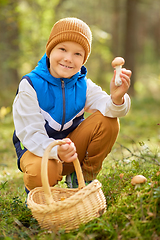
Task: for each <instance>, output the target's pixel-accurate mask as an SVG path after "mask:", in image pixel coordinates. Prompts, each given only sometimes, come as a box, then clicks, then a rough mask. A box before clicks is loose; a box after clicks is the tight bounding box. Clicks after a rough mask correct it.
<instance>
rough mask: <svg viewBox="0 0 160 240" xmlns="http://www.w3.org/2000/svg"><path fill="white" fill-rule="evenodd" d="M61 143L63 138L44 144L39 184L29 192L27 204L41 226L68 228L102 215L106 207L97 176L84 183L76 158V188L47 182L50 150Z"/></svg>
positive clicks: (52, 228) (67, 229)
mask: <svg viewBox="0 0 160 240" xmlns="http://www.w3.org/2000/svg"><path fill="white" fill-rule="evenodd" d="M64 143H65V142H64V141H63V140H56V141H54V142H52V143H51V144H50V145H49V146H48V147H47V148H46V150H45V153H44V156H43V158H42V167H41V178H42V187H37V188H35V189H33V190H31V191H30V192H29V194H28V198H27V205H28V208H30V209H31V211H32V215H33V217H34V218H36V219H37V221H38V223H39V225H40V226H41V228H44V229H49V230H52V231H55V230H58V229H60V228H64V229H65V231H66V232H69V231H70V230H73V229H76V228H78V227H79V226H80V224H82V223H87V222H89V221H91V220H92V219H94V218H97V217H99V216H101V215H102V214H103V213H104V212H105V210H106V199H105V197H104V194H103V192H102V190H101V183H100V182H99V181H98V180H94V181H93V182H91V183H90V184H88V185H87V186H85V182H84V178H83V174H82V170H81V166H80V163H79V160H78V159H76V160H75V161H74V162H73V164H74V167H75V171H76V174H77V179H78V185H79V186H78V188H77V189H69V188H58V187H50V186H49V183H48V175H47V168H48V157H49V153H50V151H51V149H52V148H53V147H54V146H56V145H62V144H64Z"/></svg>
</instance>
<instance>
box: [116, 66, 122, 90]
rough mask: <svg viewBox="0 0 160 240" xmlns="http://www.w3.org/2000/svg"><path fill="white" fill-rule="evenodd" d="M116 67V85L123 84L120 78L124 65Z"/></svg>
mask: <svg viewBox="0 0 160 240" xmlns="http://www.w3.org/2000/svg"><path fill="white" fill-rule="evenodd" d="M115 69H116V77H115V85H116V86H117V87H119V86H121V85H122V80H121V78H120V73H121V69H122V66H116V67H115Z"/></svg>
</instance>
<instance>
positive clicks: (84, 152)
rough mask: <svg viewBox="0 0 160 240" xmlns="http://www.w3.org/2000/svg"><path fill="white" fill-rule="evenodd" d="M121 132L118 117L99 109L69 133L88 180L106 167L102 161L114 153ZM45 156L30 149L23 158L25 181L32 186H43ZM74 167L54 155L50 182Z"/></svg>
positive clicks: (28, 187)
mask: <svg viewBox="0 0 160 240" xmlns="http://www.w3.org/2000/svg"><path fill="white" fill-rule="evenodd" d="M118 133H119V122H118V119H117V118H108V117H104V116H103V115H102V114H101V113H100V112H99V111H97V112H95V113H93V114H92V115H90V116H89V117H88V118H86V119H85V120H84V121H83V122H82V123H81V124H80V125H79V126H78V127H77V128H76V129H75V130H74V131H73V132H71V133H70V134H69V135H68V136H67V137H68V138H70V139H71V140H72V141H73V142H74V144H75V146H76V150H77V154H78V159H79V161H80V163H81V166H82V171H83V175H84V178H85V180H86V181H90V180H93V179H95V178H96V176H97V174H98V173H99V171H100V170H101V168H102V162H103V160H104V159H105V157H106V156H107V155H108V153H110V151H111V149H112V147H113V145H114V143H115V141H116V138H117V136H118ZM41 159H42V158H41V157H38V156H36V155H34V154H32V153H31V152H29V151H27V152H25V153H24V154H23V156H22V158H21V160H20V167H21V169H22V171H23V173H24V184H25V186H26V188H27V189H28V190H31V189H33V188H35V187H39V186H42V183H41ZM73 171H74V167H73V164H72V163H63V164H62V163H61V162H59V161H57V160H54V159H49V160H48V179H49V184H50V186H54V185H55V184H57V183H58V181H61V180H62V176H63V175H67V174H70V173H72V172H73Z"/></svg>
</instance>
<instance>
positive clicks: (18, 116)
mask: <svg viewBox="0 0 160 240" xmlns="http://www.w3.org/2000/svg"><path fill="white" fill-rule="evenodd" d="M91 41H92V34H91V30H90V28H89V27H88V25H87V24H86V23H84V22H83V21H81V20H79V19H77V18H64V19H61V20H60V21H58V22H56V23H55V24H54V26H53V28H52V30H51V33H50V36H49V39H48V42H47V45H46V53H45V54H44V56H43V57H42V59H41V60H40V61H39V63H38V66H37V67H36V68H35V69H34V70H33V71H32V72H31V73H29V74H27V75H25V76H24V77H23V78H22V80H21V82H20V84H19V89H18V92H17V95H16V97H15V100H14V103H13V119H14V124H15V132H14V136H13V142H14V145H15V148H16V152H17V156H18V167H19V169H20V170H21V171H23V173H24V184H25V187H26V192H29V191H30V190H31V189H33V188H35V187H38V186H41V185H42V183H41V159H42V156H43V153H44V150H45V149H46V147H47V146H48V145H49V144H50V143H51V142H52V141H54V140H55V139H65V141H66V144H64V145H62V146H58V147H55V148H53V149H52V150H51V152H50V156H49V158H50V159H49V161H48V178H49V183H50V186H54V185H55V184H57V182H58V181H60V180H61V179H62V176H63V175H67V182H68V184H69V181H70V182H71V186H70V187H77V179H76V174H75V172H74V167H73V163H72V162H73V161H74V160H75V159H76V158H77V157H78V159H79V161H80V163H81V166H82V171H83V175H84V178H85V181H86V184H87V182H90V181H92V180H93V179H95V178H96V176H97V174H98V173H99V171H100V170H101V167H102V162H103V160H104V158H105V157H106V156H107V155H108V153H109V152H110V151H111V149H112V146H113V145H114V143H115V141H116V138H117V135H118V132H119V123H118V120H117V118H118V117H122V116H124V115H126V114H127V112H128V110H129V108H130V98H129V96H128V94H127V93H126V92H127V91H128V88H129V86H130V77H131V71H130V70H126V69H122V72H121V74H120V77H121V80H122V85H121V86H120V87H116V86H115V84H114V81H115V73H114V76H113V79H112V80H111V84H110V95H108V94H107V93H106V92H104V91H102V89H101V88H100V87H99V86H97V85H96V84H94V83H93V82H92V81H91V80H90V79H87V78H86V74H87V70H86V68H85V67H84V64H85V62H86V61H87V59H88V57H89V54H90V52H91ZM84 111H86V112H89V113H92V114H91V115H90V116H89V117H88V118H86V119H84Z"/></svg>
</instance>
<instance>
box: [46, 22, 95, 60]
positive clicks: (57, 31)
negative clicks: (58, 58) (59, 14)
mask: <svg viewBox="0 0 160 240" xmlns="http://www.w3.org/2000/svg"><path fill="white" fill-rule="evenodd" d="M65 41H73V42H76V43H79V44H80V45H81V46H82V47H83V48H84V50H85V57H84V62H83V63H85V62H86V61H87V59H88V57H89V54H90V52H91V42H92V33H91V30H90V28H89V26H88V25H87V24H86V23H84V22H83V21H82V20H80V19H77V18H73V17H70V18H63V19H61V20H59V21H58V22H56V23H55V24H54V26H53V28H52V30H51V33H50V36H49V39H48V42H47V45H46V54H47V57H48V58H49V56H50V53H51V51H52V49H53V48H54V47H55V46H56V45H57V44H58V43H61V42H65Z"/></svg>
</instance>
